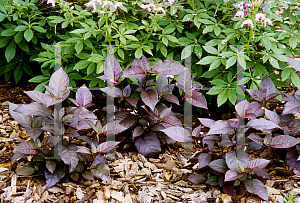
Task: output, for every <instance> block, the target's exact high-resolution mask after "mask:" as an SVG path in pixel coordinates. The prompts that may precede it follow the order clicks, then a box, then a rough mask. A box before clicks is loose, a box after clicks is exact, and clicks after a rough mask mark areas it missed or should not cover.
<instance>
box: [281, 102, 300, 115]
mask: <svg viewBox="0 0 300 203" xmlns="http://www.w3.org/2000/svg"><path fill="white" fill-rule="evenodd" d="M299 112H300V101H289V102H287V103H286V104H285V105H284V110H283V112H282V115H286V114H291V113H299Z"/></svg>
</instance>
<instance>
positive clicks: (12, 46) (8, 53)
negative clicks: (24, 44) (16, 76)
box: [5, 40, 16, 62]
mask: <svg viewBox="0 0 300 203" xmlns="http://www.w3.org/2000/svg"><path fill="white" fill-rule="evenodd" d="M15 55H16V43H15V41H14V40H12V41H11V42H10V43H9V45H8V46H7V48H6V50H5V58H6V60H7V62H10V61H11V60H12V59H13V58H14V57H15Z"/></svg>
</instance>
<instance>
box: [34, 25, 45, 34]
mask: <svg viewBox="0 0 300 203" xmlns="http://www.w3.org/2000/svg"><path fill="white" fill-rule="evenodd" d="M32 28H33V29H34V30H36V31H38V32H41V33H46V31H45V29H44V28H42V27H40V26H32Z"/></svg>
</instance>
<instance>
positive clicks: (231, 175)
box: [225, 170, 243, 181]
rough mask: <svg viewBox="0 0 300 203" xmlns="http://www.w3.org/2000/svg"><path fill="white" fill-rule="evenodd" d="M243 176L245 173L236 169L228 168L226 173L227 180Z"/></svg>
mask: <svg viewBox="0 0 300 203" xmlns="http://www.w3.org/2000/svg"><path fill="white" fill-rule="evenodd" d="M242 176H243V174H239V173H237V172H236V171H234V170H228V171H227V172H226V173H225V181H233V180H236V179H238V178H240V177H242Z"/></svg>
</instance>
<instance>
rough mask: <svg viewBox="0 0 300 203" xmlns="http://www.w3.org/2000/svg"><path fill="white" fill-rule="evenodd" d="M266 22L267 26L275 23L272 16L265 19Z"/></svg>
mask: <svg viewBox="0 0 300 203" xmlns="http://www.w3.org/2000/svg"><path fill="white" fill-rule="evenodd" d="M264 23H265V26H267V24H268V25H273V23H272V21H271V20H270V18H266V19H265V21H264Z"/></svg>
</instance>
